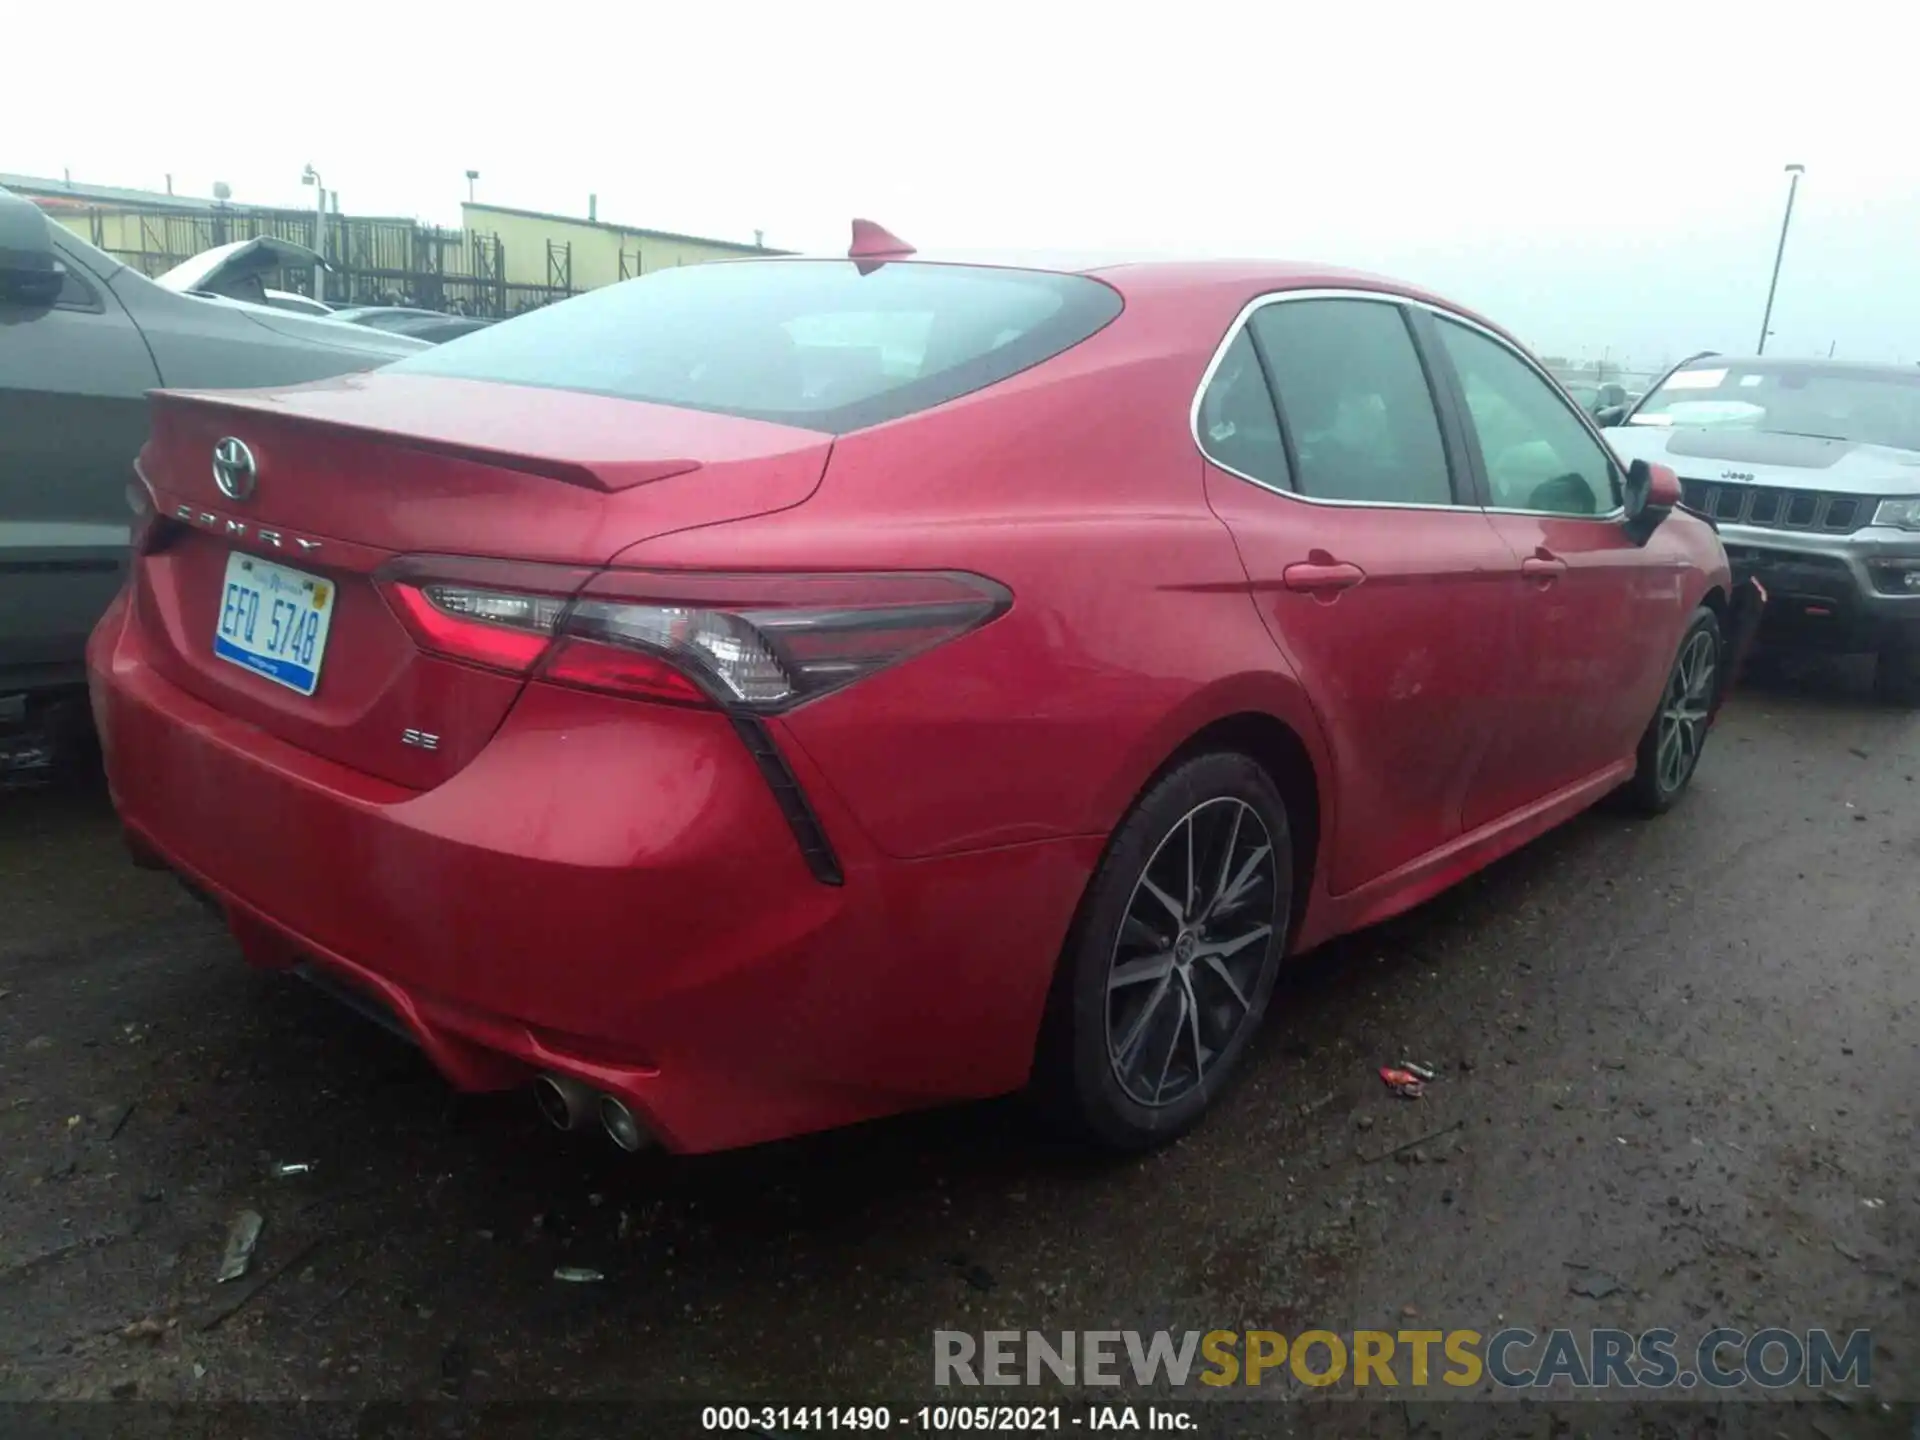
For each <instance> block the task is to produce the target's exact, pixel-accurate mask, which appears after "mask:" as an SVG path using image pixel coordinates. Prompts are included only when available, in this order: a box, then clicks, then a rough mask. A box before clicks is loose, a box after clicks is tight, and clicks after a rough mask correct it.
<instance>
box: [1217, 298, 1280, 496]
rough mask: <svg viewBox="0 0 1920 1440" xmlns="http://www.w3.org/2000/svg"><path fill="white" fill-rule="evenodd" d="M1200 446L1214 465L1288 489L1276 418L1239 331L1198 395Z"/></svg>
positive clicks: (1257, 367)
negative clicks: (1211, 377) (1205, 387)
mask: <svg viewBox="0 0 1920 1440" xmlns="http://www.w3.org/2000/svg"><path fill="white" fill-rule="evenodd" d="M1200 448H1201V449H1202V450H1204V451H1205V452H1206V454H1207V458H1208V459H1210V460H1212V461H1213V462H1214V464H1216V465H1224V466H1225V467H1226V468H1227V469H1229V470H1235V471H1238V472H1239V473H1240V474H1242V475H1245V476H1246V477H1247V478H1248V479H1250V480H1258V481H1259V482H1260V483H1261V484H1263V485H1271V486H1272V487H1273V488H1274V489H1276V490H1285V489H1287V488H1289V486H1288V481H1287V450H1286V446H1285V445H1284V444H1282V443H1281V440H1280V421H1279V418H1278V417H1277V416H1276V415H1275V414H1274V413H1273V396H1272V395H1270V394H1269V393H1268V392H1267V377H1266V376H1265V375H1263V374H1262V373H1261V371H1260V357H1259V356H1258V355H1256V354H1254V352H1253V342H1252V341H1251V340H1249V339H1248V338H1247V332H1246V331H1245V330H1242V331H1241V332H1240V333H1239V334H1238V335H1236V336H1234V337H1233V343H1232V344H1231V345H1229V346H1227V353H1226V354H1225V355H1223V356H1221V358H1220V366H1219V368H1218V369H1217V370H1215V371H1214V372H1213V379H1211V380H1209V381H1208V382H1207V389H1206V393H1205V394H1203V395H1202V396H1201V397H1200Z"/></svg>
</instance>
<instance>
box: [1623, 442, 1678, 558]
mask: <svg viewBox="0 0 1920 1440" xmlns="http://www.w3.org/2000/svg"><path fill="white" fill-rule="evenodd" d="M1620 490H1621V498H1622V500H1623V501H1624V502H1625V505H1626V511H1627V520H1626V524H1627V534H1628V535H1629V536H1631V537H1632V539H1633V542H1634V543H1635V544H1636V545H1644V544H1646V543H1647V541H1648V539H1649V538H1651V537H1652V535H1653V532H1654V531H1655V530H1657V529H1659V528H1660V522H1661V521H1662V520H1664V519H1666V518H1667V516H1668V515H1670V514H1672V513H1673V509H1674V507H1675V506H1676V505H1678V504H1679V503H1680V495H1681V492H1680V477H1679V476H1678V475H1676V474H1674V473H1673V471H1671V470H1669V469H1668V468H1667V467H1666V466H1664V465H1654V464H1651V463H1649V462H1648V461H1645V460H1636V461H1634V462H1633V464H1631V465H1629V466H1628V467H1627V476H1626V480H1625V481H1624V482H1623V483H1622V485H1621V487H1620Z"/></svg>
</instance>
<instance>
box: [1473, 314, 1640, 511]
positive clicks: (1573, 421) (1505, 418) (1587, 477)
mask: <svg viewBox="0 0 1920 1440" xmlns="http://www.w3.org/2000/svg"><path fill="white" fill-rule="evenodd" d="M1435 327H1436V328H1437V329H1438V330H1439V332H1440V343H1441V344H1442V345H1443V346H1445V347H1446V352H1447V356H1448V358H1449V359H1451V360H1452V361H1453V368H1454V369H1455V370H1457V371H1458V372H1459V373H1460V384H1461V387H1462V388H1463V389H1464V390H1465V391H1466V395H1467V410H1468V412H1469V414H1470V415H1471V416H1472V419H1473V429H1474V434H1475V435H1476V437H1477V438H1478V439H1479V441H1480V458H1481V460H1482V462H1483V463H1484V464H1485V465H1486V467H1487V489H1488V491H1489V501H1490V503H1491V504H1492V505H1493V507H1494V508H1495V509H1496V510H1534V511H1540V512H1544V513H1548V514H1554V515H1605V514H1608V513H1610V512H1611V511H1612V510H1613V508H1614V507H1615V505H1617V504H1618V503H1619V501H1618V498H1617V495H1618V489H1617V479H1616V477H1615V474H1614V467H1613V462H1612V461H1611V460H1610V459H1609V458H1608V456H1607V453H1606V451H1605V450H1604V449H1603V448H1602V447H1601V445H1600V443H1599V442H1598V441H1597V440H1595V439H1594V438H1593V436H1592V434H1591V433H1590V432H1589V431H1588V430H1587V427H1586V426H1584V425H1582V424H1581V423H1580V421H1579V418H1578V417H1577V416H1575V415H1574V413H1573V412H1572V411H1571V410H1569V409H1568V408H1567V404H1566V402H1565V401H1564V400H1562V399H1561V398H1560V397H1559V396H1558V395H1556V394H1554V392H1553V387H1552V386H1550V385H1548V384H1547V382H1546V381H1545V380H1543V379H1541V378H1540V376H1539V375H1537V374H1536V373H1535V372H1534V371H1533V369H1532V368H1531V367H1530V366H1529V365H1527V363H1526V362H1525V361H1523V360H1522V359H1521V358H1520V357H1519V356H1517V355H1515V354H1514V353H1513V352H1512V351H1511V350H1509V349H1507V347H1506V346H1504V345H1502V344H1500V343H1499V342H1498V341H1496V340H1491V339H1489V338H1488V337H1487V336H1485V335H1482V334H1481V333H1480V332H1479V331H1477V330H1469V329H1468V328H1467V327H1466V326H1464V325H1456V324H1454V323H1453V322H1452V321H1450V320H1436V321H1435Z"/></svg>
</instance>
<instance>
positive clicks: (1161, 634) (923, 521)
mask: <svg viewBox="0 0 1920 1440" xmlns="http://www.w3.org/2000/svg"><path fill="white" fill-rule="evenodd" d="M1238 303H1239V301H1238V299H1237V297H1233V296H1228V297H1226V298H1224V299H1223V300H1222V301H1221V302H1220V305H1219V307H1218V308H1219V310H1220V313H1219V315H1218V317H1217V319H1218V326H1219V329H1214V328H1212V326H1211V324H1210V323H1208V322H1207V321H1206V319H1205V318H1204V317H1203V318H1202V320H1201V321H1200V322H1199V323H1197V324H1196V323H1195V321H1194V319H1193V317H1192V316H1191V315H1183V316H1180V317H1177V318H1178V326H1177V330H1176V327H1175V326H1174V324H1172V323H1171V322H1169V323H1166V324H1156V323H1154V322H1155V321H1157V320H1161V319H1162V318H1163V317H1162V316H1160V315H1158V314H1155V313H1149V314H1147V315H1140V314H1137V313H1130V315H1129V316H1127V317H1123V320H1122V321H1117V322H1115V324H1114V325H1113V326H1111V327H1109V329H1108V330H1106V331H1103V332H1101V334H1100V335H1099V336H1097V337H1095V338H1094V339H1093V340H1091V341H1089V342H1087V343H1086V344H1084V345H1082V346H1080V347H1078V348H1077V349H1075V350H1072V351H1069V352H1067V354H1065V355H1063V356H1060V357H1058V358H1056V359H1055V360H1053V361H1050V362H1047V363H1046V364H1044V365H1041V366H1038V367H1036V368H1035V369H1033V370H1031V371H1028V372H1026V373H1025V374H1024V375H1022V376H1019V377H1016V378H1015V379H1013V380H1010V381H1007V382H1004V383H1003V384H1001V385H999V386H996V387H994V388H992V389H990V390H987V391H984V392H980V393H978V394H976V395H973V396H970V397H966V398H964V399H961V400H958V401H955V402H952V403H950V404H948V405H945V406H942V407H939V408H938V409H936V410H933V411H928V412H925V413H923V414H921V415H918V416H914V417H910V418H908V419H906V420H902V421H898V422H895V423H893V424H890V425H885V426H880V427H876V428H874V429H871V430H868V431H863V432H859V433H856V434H852V435H847V436H843V437H841V438H840V439H839V440H838V441H837V442H836V444H835V447H834V451H833V455H832V458H831V460H830V461H829V464H828V469H827V475H826V479H825V481H824V482H823V483H822V486H821V488H820V491H819V493H818V494H817V495H816V496H815V497H814V498H813V499H812V500H810V501H809V502H808V503H807V504H806V505H804V506H802V507H800V508H799V509H797V510H794V511H791V512H789V513H787V514H785V515H782V516H778V517H766V518H763V519H759V520H747V521H741V522H738V523H734V524H728V525H723V526H717V527H712V528H708V529H704V530H698V531H690V532H684V533H682V534H678V535H674V536H670V537H665V538H662V539H659V540H656V541H652V542H648V543H645V544H641V545H639V546H636V547H634V548H633V549H631V550H628V551H626V552H624V553H623V554H622V555H621V556H620V557H619V559H618V561H617V563H619V564H622V565H628V564H631V565H671V566H690V567H714V568H741V569H783V568H795V569H865V568H872V569H939V570H965V571H972V572H975V573H978V574H981V575H985V576H988V577H990V578H992V579H994V580H997V581H999V582H1000V583H1001V584H1003V585H1005V586H1007V587H1008V588H1009V589H1011V590H1012V592H1013V596H1014V599H1013V604H1012V608H1011V610H1010V611H1009V612H1008V613H1007V614H1005V615H1003V616H1002V617H1001V618H999V619H998V620H996V621H994V622H993V623H991V624H989V625H987V626H986V627H984V628H983V629H981V630H978V631H975V632H974V633H972V634H970V635H967V636H964V637H962V638H961V639H959V640H956V641H952V642H949V643H948V644H946V645H943V646H941V647H939V648H938V649H936V650H933V651H931V652H929V653H927V654H924V655H921V656H918V657H916V658H914V659H912V660H910V661H908V662H906V663H904V664H902V665H900V666H898V667H896V668H894V669H892V670H889V671H886V672H883V673H882V674H880V675H877V676H873V677H870V678H868V679H866V680H863V681H861V682H860V683H859V684H858V685H856V686H854V687H852V688H850V689H848V690H846V691H842V692H838V693H836V694H832V695H828V696H825V697H823V698H822V699H820V700H818V701H815V702H813V703H811V704H808V705H805V706H802V707H800V708H799V709H797V710H795V711H793V712H791V713H790V714H789V715H787V716H786V717H785V718H784V720H783V722H782V723H781V726H780V729H781V733H782V735H783V738H784V739H785V740H786V741H787V742H788V743H791V744H796V745H798V746H800V747H801V748H803V749H804V751H805V752H806V754H807V755H808V757H809V758H810V759H811V760H812V761H813V762H814V764H815V766H817V768H818V769H819V771H820V772H821V773H823V774H824V775H825V776H826V777H827V779H828V781H829V782H830V783H831V784H832V785H833V787H834V788H835V790H836V792H837V793H838V795H839V797H840V798H841V799H842V800H843V801H844V803H845V805H846V807H847V809H848V810H849V811H850V812H851V813H852V814H853V815H855V816H856V817H857V818H858V820H859V822H860V824H861V825H862V826H863V827H864V828H865V830H866V831H867V833H868V835H869V837H870V838H871V840H872V841H873V842H874V843H875V844H876V845H877V846H878V847H879V848H880V849H881V850H883V851H885V852H887V853H889V854H892V855H894V856H900V857H919V856H930V855H937V854H943V853H952V852H956V851H962V850H968V849H977V848H982V847H987V846H995V845H1011V844H1018V843H1021V842H1025V841H1035V840H1042V839H1049V838H1058V837H1062V836H1070V835H1104V834H1105V833H1106V832H1108V831H1109V830H1110V829H1111V828H1112V827H1113V826H1114V824H1115V823H1116V822H1117V821H1118V819H1119V818H1120V816H1121V815H1122V814H1123V813H1124V811H1125V809H1126V806H1127V805H1128V803H1129V802H1130V801H1131V800H1132V798H1133V796H1134V795H1135V793H1137V791H1138V790H1139V788H1140V786H1141V785H1142V784H1144V783H1145V781H1146V780H1147V779H1148V778H1149V777H1150V776H1151V775H1152V773H1153V771H1154V770H1155V769H1156V768H1157V767H1158V766H1159V765H1160V764H1161V763H1162V762H1163V761H1164V760H1165V759H1166V758H1167V756H1168V755H1169V754H1170V753H1172V751H1173V750H1174V749H1176V748H1177V747H1178V746H1179V745H1180V744H1181V742H1182V741H1184V740H1185V739H1186V738H1187V737H1189V736H1190V735H1192V734H1193V733H1194V731H1196V730H1198V729H1200V728H1201V727H1203V726H1204V725H1206V724H1208V723H1209V722H1210V721H1212V720H1215V719H1219V718H1222V717H1223V716H1225V715H1231V714H1235V713H1238V712H1240V711H1242V710H1259V711H1264V712H1266V713H1270V714H1276V715H1279V716H1280V717H1281V718H1283V719H1286V720H1288V721H1289V722H1290V723H1292V724H1294V726H1295V728H1296V729H1297V730H1298V729H1302V728H1304V727H1306V726H1308V725H1310V722H1309V721H1307V719H1306V717H1307V715H1308V714H1309V713H1310V712H1309V711H1308V707H1307V706H1306V705H1305V703H1304V700H1303V699H1302V698H1301V697H1300V695H1299V690H1298V685H1297V684H1296V683H1295V682H1294V681H1293V679H1292V676H1291V675H1290V673H1288V672H1287V671H1286V669H1285V667H1284V662H1283V661H1282V660H1281V657H1280V655H1279V652H1278V651H1277V650H1276V649H1275V647H1274V646H1273V644H1272V641H1271V640H1270V638H1269V637H1268V635H1267V634H1266V631H1265V629H1264V627H1263V626H1262V625H1261V623H1260V619H1259V616H1258V614H1257V612H1256V611H1255V609H1254V607H1253V604H1252V601H1251V599H1250V597H1249V596H1248V594H1247V579H1246V572H1245V570H1244V568H1243V567H1242V565H1241V563H1240V560H1239V557H1238V554H1237V552H1236V550H1235V548H1234V546H1233V542H1232V540H1231V538H1230V536H1229V535H1228V533H1227V531H1226V529H1225V527H1223V526H1222V525H1221V524H1220V522H1219V520H1218V519H1217V518H1216V517H1215V516H1214V515H1213V514H1212V512H1211V511H1210V510H1209V508H1208V507H1207V504H1206V499H1205V494H1204V489H1203V482H1202V467H1203V462H1202V460H1201V458H1200V456H1199V454H1198V452H1197V451H1196V450H1195V448H1194V445H1193V442H1192V438H1191V435H1190V434H1189V432H1188V425H1187V412H1188V406H1189V403H1190V401H1191V398H1192V394H1193V387H1194V385H1195V384H1197V382H1198V379H1199V376H1200V373H1201V370H1202V368H1203V367H1204V364H1205V360H1206V356H1207V354H1208V353H1210V352H1211V349H1212V346H1213V343H1214V342H1215V341H1216V340H1217V339H1218V334H1219V331H1220V330H1223V329H1224V327H1225V325H1226V323H1227V321H1228V319H1230V317H1231V315H1232V314H1233V313H1234V311H1235V309H1237V305H1238ZM1131 310H1132V307H1131V306H1130V311H1131ZM1149 310H1150V312H1151V307H1149ZM1129 320H1130V321H1132V322H1133V323H1131V324H1129V323H1128V321H1129ZM1170 332H1171V333H1172V334H1173V338H1170ZM1189 335H1190V336H1191V339H1190V340H1188V339H1186V338H1185V337H1187V336H1189ZM1303 738H1305V737H1304V736H1303Z"/></svg>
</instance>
